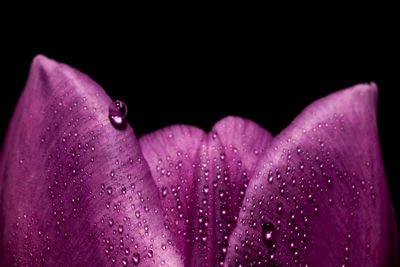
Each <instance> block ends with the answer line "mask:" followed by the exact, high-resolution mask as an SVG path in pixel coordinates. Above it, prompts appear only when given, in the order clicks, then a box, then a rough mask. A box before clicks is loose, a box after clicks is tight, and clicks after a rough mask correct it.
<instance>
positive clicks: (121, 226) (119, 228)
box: [118, 225, 124, 234]
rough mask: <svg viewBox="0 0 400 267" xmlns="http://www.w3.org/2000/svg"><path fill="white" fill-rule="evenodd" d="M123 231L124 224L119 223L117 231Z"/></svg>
mask: <svg viewBox="0 0 400 267" xmlns="http://www.w3.org/2000/svg"><path fill="white" fill-rule="evenodd" d="M123 232H124V226H123V225H120V226H118V233H120V234H122V233H123Z"/></svg>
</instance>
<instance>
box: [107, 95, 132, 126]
mask: <svg viewBox="0 0 400 267" xmlns="http://www.w3.org/2000/svg"><path fill="white" fill-rule="evenodd" d="M127 113H128V107H127V106H126V104H125V103H124V102H123V101H121V100H116V101H114V102H112V103H111V104H110V106H109V108H108V116H109V118H110V121H111V124H112V125H113V126H114V127H115V128H117V129H120V130H122V129H124V128H125V127H126V122H125V120H124V118H125V116H126V114H127Z"/></svg>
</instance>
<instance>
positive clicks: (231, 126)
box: [140, 117, 272, 266]
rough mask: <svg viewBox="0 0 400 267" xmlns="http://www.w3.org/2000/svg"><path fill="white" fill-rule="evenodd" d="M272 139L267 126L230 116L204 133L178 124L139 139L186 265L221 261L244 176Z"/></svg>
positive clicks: (244, 187)
mask: <svg viewBox="0 0 400 267" xmlns="http://www.w3.org/2000/svg"><path fill="white" fill-rule="evenodd" d="M271 140H272V136H271V135H270V134H269V133H268V132H267V131H266V130H264V129H262V128H261V127H259V126H258V125H256V124H255V123H253V122H251V121H249V120H244V119H241V118H235V117H227V118H225V119H223V120H221V121H220V122H218V123H217V124H216V125H215V126H214V127H213V130H212V132H211V133H209V134H208V135H207V134H205V133H204V132H203V131H202V130H200V129H198V128H195V127H190V126H181V125H179V126H172V127H168V128H165V129H162V130H159V131H156V132H154V133H151V134H148V135H146V136H143V137H142V138H141V139H140V145H141V148H142V151H143V154H144V157H145V158H146V160H147V162H148V164H149V166H150V168H151V172H152V175H153V177H154V180H155V182H156V184H157V186H158V188H159V191H160V196H161V199H162V204H163V207H164V210H165V212H166V215H167V219H168V220H167V221H168V228H170V229H172V231H173V232H174V233H175V237H176V239H177V240H176V242H177V244H179V248H180V250H182V251H184V253H185V255H187V257H186V262H185V265H186V266H202V265H208V266H214V265H216V264H217V263H219V262H223V259H224V255H225V254H226V251H227V245H228V237H229V235H230V233H231V232H232V230H233V229H234V227H235V225H236V219H237V215H238V213H239V208H240V205H241V202H242V199H243V196H244V192H245V190H246V186H247V183H248V181H249V177H250V176H251V175H252V174H253V169H254V167H255V166H256V165H257V162H258V159H259V158H260V157H261V155H263V154H264V153H265V150H266V148H267V147H268V145H269V143H270V141H271Z"/></svg>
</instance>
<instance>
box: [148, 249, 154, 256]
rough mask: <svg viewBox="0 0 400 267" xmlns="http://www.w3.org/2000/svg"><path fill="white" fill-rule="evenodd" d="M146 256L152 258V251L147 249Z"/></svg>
mask: <svg viewBox="0 0 400 267" xmlns="http://www.w3.org/2000/svg"><path fill="white" fill-rule="evenodd" d="M147 257H149V258H153V251H152V250H149V251H148V252H147Z"/></svg>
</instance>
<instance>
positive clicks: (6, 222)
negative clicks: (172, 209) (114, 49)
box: [0, 56, 183, 266]
mask: <svg viewBox="0 0 400 267" xmlns="http://www.w3.org/2000/svg"><path fill="white" fill-rule="evenodd" d="M111 103H112V101H111V99H110V98H109V97H108V96H107V95H106V93H105V92H104V91H103V89H101V87H100V86H99V85H97V84H96V83H95V82H93V81H92V80H91V79H90V78H89V77H88V76H86V75H84V74H82V73H80V72H78V71H77V70H75V69H73V68H70V67H68V66H66V65H64V64H60V63H57V62H55V61H53V60H50V59H47V58H46V57H44V56H37V57H36V58H35V59H34V61H33V64H32V67H31V71H30V75H29V79H28V82H27V85H26V87H25V90H24V92H23V94H22V96H21V98H20V100H19V102H18V105H17V108H16V110H15V112H14V115H13V117H12V120H11V123H10V126H9V129H8V133H7V136H6V139H5V142H4V146H3V148H2V154H1V163H0V164H1V165H0V175H1V181H0V190H1V201H0V203H1V206H0V208H1V211H0V229H1V235H0V238H1V239H0V242H1V249H0V251H1V252H0V254H1V255H0V256H1V257H0V259H1V264H0V265H2V266H11V265H17V266H39V265H40V266H41V265H45V266H57V265H60V266H111V265H113V264H114V263H115V264H116V265H118V266H121V265H126V264H128V265H129V266H132V265H135V264H138V263H143V264H146V265H153V266H154V265H156V266H161V265H165V266H179V265H182V264H183V263H182V260H183V257H182V256H181V254H180V253H179V252H177V251H176V248H175V244H174V243H173V237H172V236H171V235H170V233H169V231H167V230H166V229H165V228H164V225H163V223H162V222H163V216H162V208H161V202H160V199H159V197H158V191H157V188H156V186H155V183H154V181H153V179H152V177H151V174H150V171H149V168H148V166H147V164H146V162H145V160H144V158H143V156H142V154H141V152H140V148H139V144H138V142H137V140H136V138H135V136H134V134H133V131H132V129H131V128H130V127H129V126H127V127H126V128H125V129H123V130H119V129H116V128H115V127H113V125H112V124H111V122H110V120H109V114H108V112H109V106H110V104H111Z"/></svg>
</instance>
